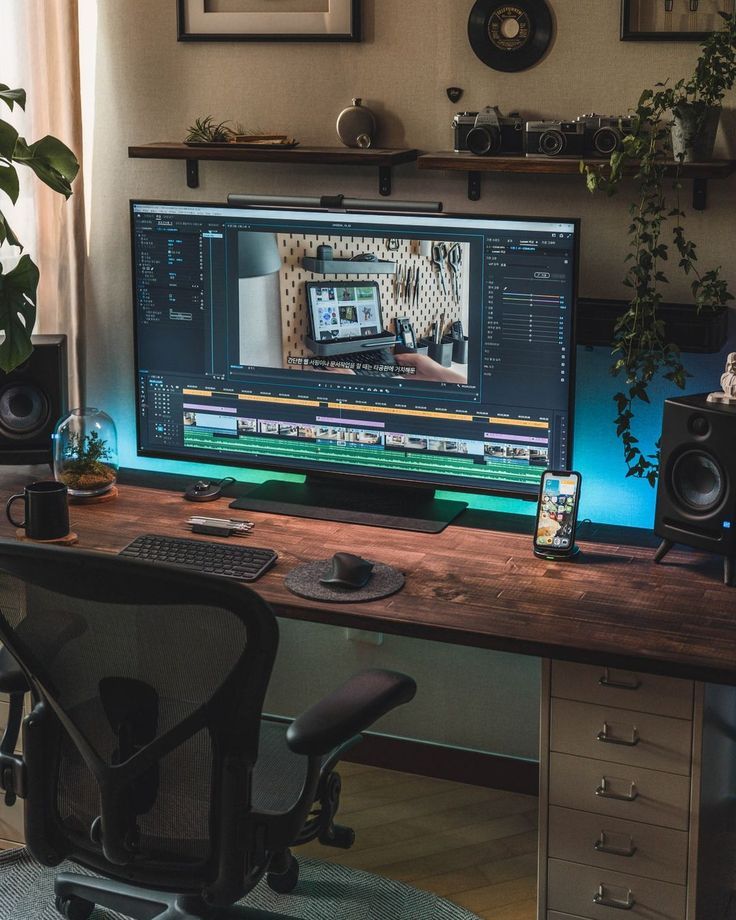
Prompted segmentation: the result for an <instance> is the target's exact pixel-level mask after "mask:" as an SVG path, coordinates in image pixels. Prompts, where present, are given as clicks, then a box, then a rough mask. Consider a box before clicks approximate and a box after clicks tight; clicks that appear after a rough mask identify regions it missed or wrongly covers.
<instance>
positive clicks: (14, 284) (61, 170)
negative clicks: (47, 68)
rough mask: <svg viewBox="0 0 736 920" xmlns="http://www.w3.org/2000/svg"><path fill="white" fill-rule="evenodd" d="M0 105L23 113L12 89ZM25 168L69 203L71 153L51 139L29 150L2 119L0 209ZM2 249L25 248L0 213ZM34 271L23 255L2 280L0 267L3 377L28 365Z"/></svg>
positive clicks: (4, 89) (21, 96) (0, 87)
mask: <svg viewBox="0 0 736 920" xmlns="http://www.w3.org/2000/svg"><path fill="white" fill-rule="evenodd" d="M0 102H3V103H5V105H6V106H7V107H8V108H9V109H10V111H11V112H12V111H13V108H14V107H15V106H16V105H17V106H19V107H20V108H21V109H25V107H26V93H25V90H23V89H11V88H10V87H9V86H6V85H5V84H4V83H0ZM19 165H20V166H27V167H28V169H31V170H32V171H33V172H34V173H35V174H36V175H37V176H38V178H39V179H40V180H41V181H42V182H43V183H44V184H45V185H48V187H49V188H50V189H53V191H55V192H58V193H59V194H60V195H63V196H64V197H65V198H68V197H69V196H70V195H71V193H72V182H73V181H74V179H75V177H76V175H77V173H78V172H79V163H78V162H77V158H76V157H75V156H74V154H73V153H72V151H71V150H70V149H69V148H68V147H67V146H66V144H63V143H62V142H61V141H60V140H58V139H57V138H55V137H51V136H50V135H48V136H46V137H42V138H41V140H40V141H36V142H35V143H34V144H29V143H28V141H26V139H25V138H24V137H20V135H19V134H18V132H17V131H16V129H15V128H14V127H13V126H12V125H11V124H9V123H8V122H7V121H3V120H2V119H0V205H1V204H2V203H3V201H4V199H5V198H8V199H9V200H10V203H11V205H13V204H15V203H16V201H17V200H18V192H19V184H18V172H17V169H16V167H17V166H19ZM3 243H6V244H7V245H9V246H14V247H15V248H16V249H19V250H21V252H22V250H23V245H22V243H21V242H20V240H19V239H18V237H17V236H16V235H15V233H13V230H12V228H11V226H10V224H9V223H8V219H7V217H6V216H5V214H3V212H2V210H0V246H1V245H2V244H3ZM37 289H38V268H37V267H36V265H35V264H34V263H33V262H32V260H31V258H30V257H29V256H27V255H24V256H21V258H20V260H19V261H18V264H17V265H16V266H15V268H13V269H12V271H9V272H7V273H5V274H3V267H2V264H1V263H0V335H3V336H4V339H3V341H2V343H0V369H1V370H3V371H5V372H6V373H7V372H9V371H12V370H13V369H14V368H16V367H18V365H19V364H22V363H23V362H24V361H26V360H27V359H28V357H29V355H30V354H31V352H32V351H33V344H32V342H31V333H32V332H33V326H34V324H35V322H36V291H37Z"/></svg>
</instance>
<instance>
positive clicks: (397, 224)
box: [132, 202, 577, 496]
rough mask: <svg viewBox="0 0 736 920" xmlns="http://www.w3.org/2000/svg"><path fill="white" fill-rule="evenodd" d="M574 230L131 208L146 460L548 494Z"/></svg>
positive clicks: (565, 414) (559, 428)
mask: <svg viewBox="0 0 736 920" xmlns="http://www.w3.org/2000/svg"><path fill="white" fill-rule="evenodd" d="M576 227H577V225H576V224H575V223H574V222H572V221H571V222H559V221H551V220H530V219H506V218H503V219H500V218H499V219H490V218H482V217H461V216H425V215H405V214H385V213H380V214H379V213H375V212H374V213H369V212H365V213H363V212H361V213H357V212H356V213H337V212H335V213H332V212H326V211H318V210H314V211H309V210H283V209H276V208H263V209H260V208H259V209H234V208H228V207H224V206H212V205H207V206H204V205H202V206H199V205H189V204H160V203H151V202H134V203H132V232H133V270H134V279H133V282H134V301H135V303H134V307H135V330H136V374H137V404H138V438H139V443H138V449H139V453H140V454H141V455H148V456H163V457H170V458H175V459H186V460H199V461H210V462H212V463H222V462H224V463H228V464H234V465H241V466H259V465H261V466H264V467H270V468H277V469H284V470H292V471H295V472H300V471H301V472H305V471H320V472H321V471H324V472H348V473H353V474H358V475H363V476H374V477H375V476H378V477H383V478H386V479H389V480H399V481H400V480H410V481H414V482H425V483H427V484H431V485H435V486H438V487H440V488H441V487H442V486H443V485H444V486H447V487H453V488H467V489H469V490H476V491H495V492H504V493H512V494H519V495H525V496H530V495H536V494H537V493H538V490H539V482H540V479H541V475H542V472H543V470H545V469H546V468H550V467H551V468H554V469H567V468H568V463H569V457H568V449H569V443H570V437H569V435H570V431H569V428H570V424H571V419H570V393H571V388H572V385H573V379H572V375H573V362H574V336H573V312H574V297H575V260H576V250H577V240H576V232H577V229H576ZM407 330H408V333H409V334H408V336H407V334H406V333H407ZM402 331H403V334H402ZM411 345H415V346H416V347H415V348H412V347H411Z"/></svg>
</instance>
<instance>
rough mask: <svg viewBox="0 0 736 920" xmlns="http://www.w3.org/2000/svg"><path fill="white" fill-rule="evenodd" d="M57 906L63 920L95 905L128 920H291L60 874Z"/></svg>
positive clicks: (79, 917) (84, 914)
mask: <svg viewBox="0 0 736 920" xmlns="http://www.w3.org/2000/svg"><path fill="white" fill-rule="evenodd" d="M54 891H55V893H56V907H57V910H58V911H59V913H60V915H61V916H62V917H65V918H66V920H88V918H89V917H90V916H91V914H92V910H93V909H94V907H95V905H99V906H100V907H105V908H107V909H108V910H114V911H117V912H118V913H121V914H123V915H124V916H126V917H130V920H291V918H289V917H286V916H285V915H284V914H272V913H270V912H268V911H263V910H258V909H256V908H250V907H240V906H238V905H234V906H233V907H226V908H221V909H219V910H217V909H213V908H211V907H208V906H207V905H206V904H205V903H204V901H202V900H201V899H200V898H197V897H192V896H190V895H183V894H171V893H169V892H166V891H156V890H154V889H152V888H138V887H137V886H135V885H128V884H127V883H125V882H118V881H115V880H113V879H107V878H91V877H89V876H86V875H75V874H73V873H71V872H61V873H59V875H57V876H56V881H55V883H54Z"/></svg>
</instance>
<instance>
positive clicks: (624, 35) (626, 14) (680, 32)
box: [621, 0, 736, 42]
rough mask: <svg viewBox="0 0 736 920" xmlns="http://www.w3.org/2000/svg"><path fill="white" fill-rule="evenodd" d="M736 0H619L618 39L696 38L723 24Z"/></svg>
mask: <svg viewBox="0 0 736 920" xmlns="http://www.w3.org/2000/svg"><path fill="white" fill-rule="evenodd" d="M735 8H736V0H621V41H640V42H697V41H702V40H703V39H704V38H706V37H707V36H708V35H709V34H710V33H711V32H715V31H717V30H718V29H720V28H721V26H722V25H723V20H722V19H721V17H720V16H719V15H718V12H719V10H720V11H723V12H724V13H733V12H734V9H735Z"/></svg>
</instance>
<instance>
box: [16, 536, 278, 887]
mask: <svg viewBox="0 0 736 920" xmlns="http://www.w3.org/2000/svg"><path fill="white" fill-rule="evenodd" d="M0 640H1V641H2V642H3V643H4V644H5V645H7V647H8V648H9V650H10V651H11V652H12V654H13V655H14V656H15V658H16V659H17V661H18V662H19V663H20V665H21V667H22V668H23V670H24V671H25V673H26V675H27V677H28V679H29V682H30V684H31V686H32V687H33V692H34V702H35V704H36V705H35V707H34V710H33V711H32V713H31V715H30V716H29V717H28V719H27V720H26V723H25V726H24V751H25V755H24V756H25V761H26V774H27V775H26V781H27V795H28V801H27V804H26V834H27V838H28V845H29V847H30V848H31V850H32V852H33V853H34V855H35V856H36V857H37V858H38V859H39V860H41V861H42V862H45V863H46V864H50V865H53V864H57V863H58V862H59V861H61V859H63V858H66V857H72V858H74V859H76V860H77V861H79V862H81V863H83V864H85V865H88V866H89V867H90V868H93V869H98V870H100V871H103V872H104V873H105V874H108V875H115V874H118V875H119V877H123V878H126V879H129V880H131V881H138V882H141V883H144V882H149V883H152V884H157V885H161V886H170V887H173V888H178V890H182V891H195V890H201V889H202V888H203V887H204V886H205V885H206V886H213V885H214V886H219V887H220V888H221V889H223V890H224V889H227V890H231V889H233V888H234V886H235V887H236V886H237V885H238V884H240V883H242V877H243V871H244V862H243V852H242V850H243V846H242V839H241V838H240V836H239V831H240V833H242V820H243V816H244V815H247V812H248V808H249V806H250V772H251V769H252V765H253V764H254V763H255V760H256V758H257V755H258V736H259V728H260V719H261V710H262V706H263V698H264V695H265V691H266V688H267V685H268V681H269V677H270V674H271V668H272V665H273V660H274V657H275V654H276V648H277V645H278V628H277V625H276V619H275V617H274V615H273V612H272V611H271V609H270V608H269V607H268V605H267V604H266V603H265V602H264V601H263V600H262V599H261V598H260V597H259V596H258V595H257V594H256V593H255V592H253V591H251V590H249V589H248V588H245V587H243V586H242V585H238V584H231V583H228V582H227V581H226V580H225V579H217V578H215V577H208V576H202V575H197V574H192V573H188V572H186V571H184V570H181V569H176V568H171V567H165V566H157V565H153V564H151V563H146V562H139V561H137V560H132V559H127V558H121V557H118V556H108V555H105V554H102V553H90V552H84V551H80V550H69V549H60V548H51V547H39V546H30V545H27V544H18V543H15V542H4V541H0ZM239 821H240V825H239V824H238V822H239ZM236 842H237V846H236ZM116 867H117V868H116Z"/></svg>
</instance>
